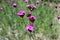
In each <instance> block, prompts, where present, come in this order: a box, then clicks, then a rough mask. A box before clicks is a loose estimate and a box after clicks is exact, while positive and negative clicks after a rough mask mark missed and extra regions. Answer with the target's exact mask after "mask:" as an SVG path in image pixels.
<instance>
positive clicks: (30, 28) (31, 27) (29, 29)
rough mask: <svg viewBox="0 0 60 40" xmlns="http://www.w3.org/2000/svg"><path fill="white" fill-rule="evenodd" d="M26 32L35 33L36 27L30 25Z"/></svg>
mask: <svg viewBox="0 0 60 40" xmlns="http://www.w3.org/2000/svg"><path fill="white" fill-rule="evenodd" d="M26 30H27V31H29V32H33V31H34V25H33V24H30V25H28V26H26Z"/></svg>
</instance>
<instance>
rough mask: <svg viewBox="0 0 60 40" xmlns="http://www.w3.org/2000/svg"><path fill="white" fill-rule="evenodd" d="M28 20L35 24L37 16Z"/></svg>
mask: <svg viewBox="0 0 60 40" xmlns="http://www.w3.org/2000/svg"><path fill="white" fill-rule="evenodd" d="M28 19H29V21H31V22H32V23H33V22H34V21H35V20H36V16H30V17H28Z"/></svg>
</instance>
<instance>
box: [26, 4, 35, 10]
mask: <svg viewBox="0 0 60 40" xmlns="http://www.w3.org/2000/svg"><path fill="white" fill-rule="evenodd" d="M26 7H27V8H29V9H30V11H33V10H34V9H36V6H35V5H34V4H29V5H26Z"/></svg>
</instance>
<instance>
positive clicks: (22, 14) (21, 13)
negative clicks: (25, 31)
mask: <svg viewBox="0 0 60 40" xmlns="http://www.w3.org/2000/svg"><path fill="white" fill-rule="evenodd" d="M24 14H25V11H24V10H20V11H19V12H18V13H17V15H18V16H20V17H23V16H24Z"/></svg>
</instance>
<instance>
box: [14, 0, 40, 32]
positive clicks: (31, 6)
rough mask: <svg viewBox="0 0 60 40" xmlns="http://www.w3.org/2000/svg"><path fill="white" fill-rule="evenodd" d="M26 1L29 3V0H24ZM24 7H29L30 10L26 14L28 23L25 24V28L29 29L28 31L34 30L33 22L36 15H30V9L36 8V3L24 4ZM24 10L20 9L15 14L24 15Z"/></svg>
mask: <svg viewBox="0 0 60 40" xmlns="http://www.w3.org/2000/svg"><path fill="white" fill-rule="evenodd" d="M40 1H41V0H36V3H37V4H39V3H40ZM25 2H26V3H29V2H30V0H25ZM13 6H16V4H15V3H14V4H13ZM26 8H28V9H29V11H30V12H28V14H27V15H26V16H27V18H28V20H29V22H30V24H29V25H27V26H26V28H25V29H26V30H27V31H29V32H33V31H34V28H35V27H34V22H35V20H36V16H34V15H32V11H33V10H35V9H36V5H35V4H27V5H26ZM25 14H26V13H25V11H24V10H20V11H19V12H18V13H17V15H18V16H20V17H22V18H23V17H24V15H25Z"/></svg>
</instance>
